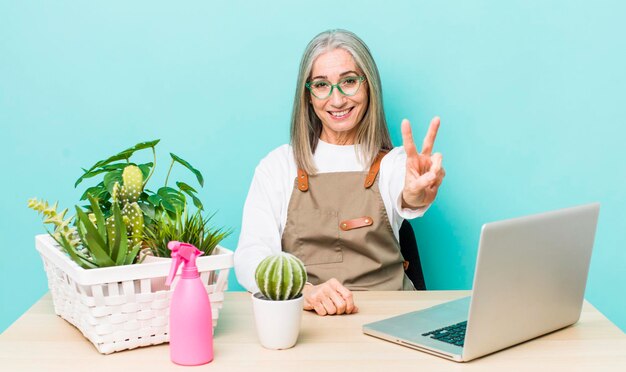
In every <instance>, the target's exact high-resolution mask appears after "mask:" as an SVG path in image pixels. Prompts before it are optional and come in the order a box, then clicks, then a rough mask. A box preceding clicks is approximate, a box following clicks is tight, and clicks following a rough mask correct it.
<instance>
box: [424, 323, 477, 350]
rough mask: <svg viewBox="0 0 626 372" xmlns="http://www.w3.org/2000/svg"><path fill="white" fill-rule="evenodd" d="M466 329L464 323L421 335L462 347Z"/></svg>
mask: <svg viewBox="0 0 626 372" xmlns="http://www.w3.org/2000/svg"><path fill="white" fill-rule="evenodd" d="M466 328H467V321H464V322H461V323H457V324H453V325H451V326H447V327H443V328H439V329H435V330H434V331H430V332H426V333H422V336H430V338H433V339H435V340H439V341H443V342H447V343H449V344H452V345H456V346H461V347H462V346H463V341H464V340H465V329H466Z"/></svg>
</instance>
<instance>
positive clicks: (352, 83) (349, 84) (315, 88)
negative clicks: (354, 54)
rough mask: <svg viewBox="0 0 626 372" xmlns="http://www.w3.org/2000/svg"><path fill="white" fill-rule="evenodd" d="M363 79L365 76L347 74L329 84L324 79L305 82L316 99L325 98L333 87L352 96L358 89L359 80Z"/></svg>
mask: <svg viewBox="0 0 626 372" xmlns="http://www.w3.org/2000/svg"><path fill="white" fill-rule="evenodd" d="M363 81H365V76H347V77H345V78H343V79H341V80H339V82H338V83H337V84H331V83H330V82H329V81H326V80H313V81H309V82H308V83H306V84H305V85H306V87H307V88H308V89H309V91H311V94H312V95H313V96H315V98H317V99H326V98H328V97H330V95H331V94H333V89H334V88H335V87H336V88H337V89H338V90H339V92H341V94H343V95H344V96H353V95H355V94H356V92H358V91H359V88H360V87H361V82H363Z"/></svg>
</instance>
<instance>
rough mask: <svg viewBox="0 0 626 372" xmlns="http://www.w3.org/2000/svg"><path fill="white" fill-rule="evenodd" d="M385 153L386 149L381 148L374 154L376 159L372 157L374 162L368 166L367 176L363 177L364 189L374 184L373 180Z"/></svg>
mask: <svg viewBox="0 0 626 372" xmlns="http://www.w3.org/2000/svg"><path fill="white" fill-rule="evenodd" d="M387 153H388V151H387V150H381V151H380V152H379V153H378V155H376V159H374V162H373V163H372V166H371V167H370V171H369V173H368V174H367V177H365V188H366V189H369V188H370V187H372V185H373V184H374V181H375V180H376V176H377V175H378V171H379V170H380V162H381V161H382V160H383V158H384V157H385V155H387Z"/></svg>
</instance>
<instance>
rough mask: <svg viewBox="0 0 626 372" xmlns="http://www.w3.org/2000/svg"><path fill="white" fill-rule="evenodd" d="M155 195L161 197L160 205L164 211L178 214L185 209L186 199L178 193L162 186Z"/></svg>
mask: <svg viewBox="0 0 626 372" xmlns="http://www.w3.org/2000/svg"><path fill="white" fill-rule="evenodd" d="M157 194H158V195H159V196H160V197H161V205H162V206H163V208H165V209H166V210H168V211H170V212H174V213H177V214H178V213H181V212H182V211H183V209H185V205H186V204H187V199H186V198H185V195H184V194H183V193H181V192H180V191H178V190H176V189H173V188H171V187H167V186H164V187H161V188H160V189H159V190H158V191H157ZM172 209H173V210H172Z"/></svg>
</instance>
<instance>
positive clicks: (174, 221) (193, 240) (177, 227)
mask: <svg viewBox="0 0 626 372" xmlns="http://www.w3.org/2000/svg"><path fill="white" fill-rule="evenodd" d="M213 215H214V214H213ZM213 215H211V216H209V217H203V215H202V211H201V210H197V211H196V212H195V213H193V214H189V213H188V209H185V210H184V212H183V213H182V214H181V215H176V216H175V217H174V218H171V217H170V216H169V215H168V214H165V215H164V216H161V218H159V219H156V220H155V222H154V223H153V224H151V225H148V226H146V229H145V231H144V241H145V243H146V245H148V247H150V250H151V252H152V254H153V255H154V256H157V257H170V253H171V252H170V250H169V249H168V248H167V243H168V242H170V241H172V240H175V241H181V242H186V243H190V244H193V245H194V246H196V247H197V248H198V249H199V250H200V251H202V252H204V255H205V256H208V255H211V254H212V253H213V250H214V249H215V247H216V246H217V244H218V243H219V242H220V241H222V240H223V239H224V238H226V237H227V236H228V235H230V234H231V233H232V230H226V231H225V230H224V229H223V228H211V227H210V224H209V222H210V221H211V218H213Z"/></svg>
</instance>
